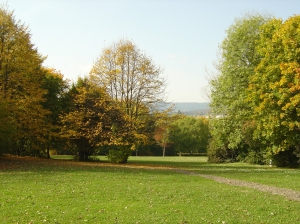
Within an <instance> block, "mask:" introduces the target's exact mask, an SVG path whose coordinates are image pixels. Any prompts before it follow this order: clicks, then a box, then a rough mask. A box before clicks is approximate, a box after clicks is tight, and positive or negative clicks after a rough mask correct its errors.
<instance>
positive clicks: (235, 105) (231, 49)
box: [209, 14, 269, 160]
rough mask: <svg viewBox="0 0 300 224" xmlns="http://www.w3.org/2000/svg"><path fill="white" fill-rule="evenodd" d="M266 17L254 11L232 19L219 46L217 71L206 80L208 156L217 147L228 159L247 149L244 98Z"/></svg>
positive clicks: (247, 115)
mask: <svg viewBox="0 0 300 224" xmlns="http://www.w3.org/2000/svg"><path fill="white" fill-rule="evenodd" d="M268 20H269V17H267V16H261V15H257V14H253V15H251V14H249V15H246V16H244V17H243V18H240V19H236V20H235V22H234V24H233V25H231V26H230V27H229V29H228V30H227V36H226V38H225V39H224V41H223V42H222V44H221V46H220V50H221V59H220V61H219V64H218V69H219V75H218V76H217V77H216V78H214V79H212V80H211V82H210V84H211V105H210V106H211V108H212V121H211V133H212V141H211V144H210V154H209V155H210V156H211V157H212V158H211V159H212V160H213V157H214V155H216V154H215V151H218V150H219V151H224V153H225V154H226V155H225V158H226V157H230V158H232V159H235V158H236V156H237V155H238V153H237V151H239V150H241V149H242V148H244V149H246V150H249V145H247V142H246V141H245V135H244V130H245V127H248V124H249V123H251V122H252V121H251V118H250V115H251V106H250V105H249V103H247V102H246V99H247V88H248V85H249V77H250V76H251V75H252V74H253V73H254V69H255V68H256V66H257V65H258V64H259V62H260V60H261V56H260V54H259V53H258V52H257V48H256V46H257V41H259V38H260V35H259V34H260V27H261V26H262V25H263V24H265V23H266V22H267V21H268ZM247 133H249V132H247ZM251 150H255V149H251ZM217 154H219V153H217Z"/></svg>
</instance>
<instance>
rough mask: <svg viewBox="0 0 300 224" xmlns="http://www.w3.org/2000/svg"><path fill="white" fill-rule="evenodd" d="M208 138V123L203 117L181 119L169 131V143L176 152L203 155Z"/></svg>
mask: <svg viewBox="0 0 300 224" xmlns="http://www.w3.org/2000/svg"><path fill="white" fill-rule="evenodd" d="M209 137H210V134H209V122H208V119H207V118H204V117H198V118H194V117H189V116H186V117H182V118H181V119H178V120H176V121H175V122H174V123H173V124H172V127H171V128H170V130H169V141H170V142H172V147H174V148H175V150H176V151H177V152H199V153H205V152H206V151H207V146H208V140H209Z"/></svg>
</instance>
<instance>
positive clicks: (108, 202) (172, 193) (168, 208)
mask: <svg viewBox="0 0 300 224" xmlns="http://www.w3.org/2000/svg"><path fill="white" fill-rule="evenodd" d="M102 159H103V158H102ZM12 162H16V161H12ZM12 162H11V163H12ZM17 162H19V163H18V166H9V165H7V166H0V167H1V169H2V170H0V184H1V185H0V186H1V193H0V210H1V213H0V220H2V222H3V223H17V222H19V223H29V222H32V223H42V222H44V223H84V222H86V223H222V222H223V223H297V222H300V220H299V209H300V203H299V202H296V201H289V200H287V199H285V198H284V197H281V196H274V195H270V194H268V193H262V192H258V191H256V190H253V189H248V188H241V187H234V186H230V185H225V184H220V183H216V182H214V181H212V180H207V179H203V178H199V177H196V176H189V175H184V174H179V173H175V172H174V171H172V170H163V169H143V168H138V167H139V166H138V164H148V165H149V164H154V166H166V165H167V166H173V167H185V168H186V169H189V170H193V171H194V172H203V173H209V172H212V173H214V174H221V175H224V176H226V175H227V174H228V175H229V176H231V175H232V174H233V173H234V171H233V170H234V169H237V170H245V171H243V172H238V173H237V175H236V177H238V178H241V179H243V178H244V177H243V175H240V173H241V174H244V173H245V172H246V170H248V171H249V172H250V176H251V175H254V176H259V175H260V173H259V172H253V170H256V168H253V167H251V166H242V165H240V166H242V168H240V166H237V167H235V166H232V165H228V166H224V165H223V166H211V165H209V164H207V163H206V162H205V160H203V158H200V157H192V158H191V157H184V158H183V157H181V158H180V157H173V158H168V157H167V158H164V159H163V158H158V157H156V158H155V157H147V158H143V157H131V158H130V160H129V163H130V164H132V165H135V168H126V167H124V166H107V165H108V164H101V165H98V163H78V162H67V161H57V160H55V161H53V160H50V161H48V160H38V159H37V160H35V159H33V160H32V159H31V160H28V161H27V163H26V162H25V163H23V162H21V161H17ZM0 164H1V160H0ZM151 166H153V165H151ZM261 168H262V167H259V168H258V169H261ZM265 168H266V169H268V170H269V168H267V167H265ZM210 170H211V171H210ZM290 171H291V170H290ZM294 171H295V172H298V179H296V180H297V181H298V183H299V180H300V175H299V170H294ZM270 173H271V172H270ZM248 174H249V173H248ZM279 174H280V172H278V171H277V169H276V170H275V174H274V178H275V176H276V175H279ZM281 178H282V176H280V175H279V176H278V178H277V180H278V181H279V180H280V179H281ZM295 178H296V177H295ZM246 179H247V178H246ZM258 179H260V178H258ZM271 182H273V181H271ZM275 183H276V181H275ZM274 186H277V184H275V185H274Z"/></svg>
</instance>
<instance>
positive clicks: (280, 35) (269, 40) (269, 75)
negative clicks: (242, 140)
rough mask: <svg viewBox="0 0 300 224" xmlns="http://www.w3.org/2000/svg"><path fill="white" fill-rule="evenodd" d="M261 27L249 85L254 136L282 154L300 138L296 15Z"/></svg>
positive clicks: (299, 35) (299, 22) (299, 33)
mask: <svg viewBox="0 0 300 224" xmlns="http://www.w3.org/2000/svg"><path fill="white" fill-rule="evenodd" d="M261 30H262V32H261V41H260V42H259V44H258V50H259V52H260V54H261V57H262V60H261V62H260V64H259V65H258V66H257V68H256V73H255V74H253V76H252V77H251V85H250V86H249V102H251V103H252V105H253V111H254V113H253V118H254V119H255V120H256V123H257V129H256V131H255V137H256V138H257V139H263V143H264V144H263V147H264V148H265V149H266V150H268V151H270V152H271V153H273V154H277V153H279V152H281V151H285V152H284V153H283V154H285V153H287V152H288V151H289V150H288V149H289V148H290V147H292V148H297V147H299V138H300V132H299V128H300V118H299V117H300V110H299V102H300V93H299V90H300V89H299V86H300V85H299V84H300V82H299V80H300V72H299V67H300V65H299V49H300V44H299V43H300V16H293V17H291V18H289V19H288V20H286V21H285V22H282V21H281V20H272V21H270V22H269V23H267V24H265V25H264V26H262V27H261ZM279 157H280V156H279Z"/></svg>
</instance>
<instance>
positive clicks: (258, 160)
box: [245, 151, 266, 165]
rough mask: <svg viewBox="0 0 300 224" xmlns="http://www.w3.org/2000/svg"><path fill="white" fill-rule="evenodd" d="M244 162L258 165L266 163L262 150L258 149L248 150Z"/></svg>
mask: <svg viewBox="0 0 300 224" xmlns="http://www.w3.org/2000/svg"><path fill="white" fill-rule="evenodd" d="M245 162H247V163H251V164H259V165H264V164H266V161H265V158H264V155H263V152H260V151H249V153H248V155H247V156H246V158H245Z"/></svg>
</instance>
